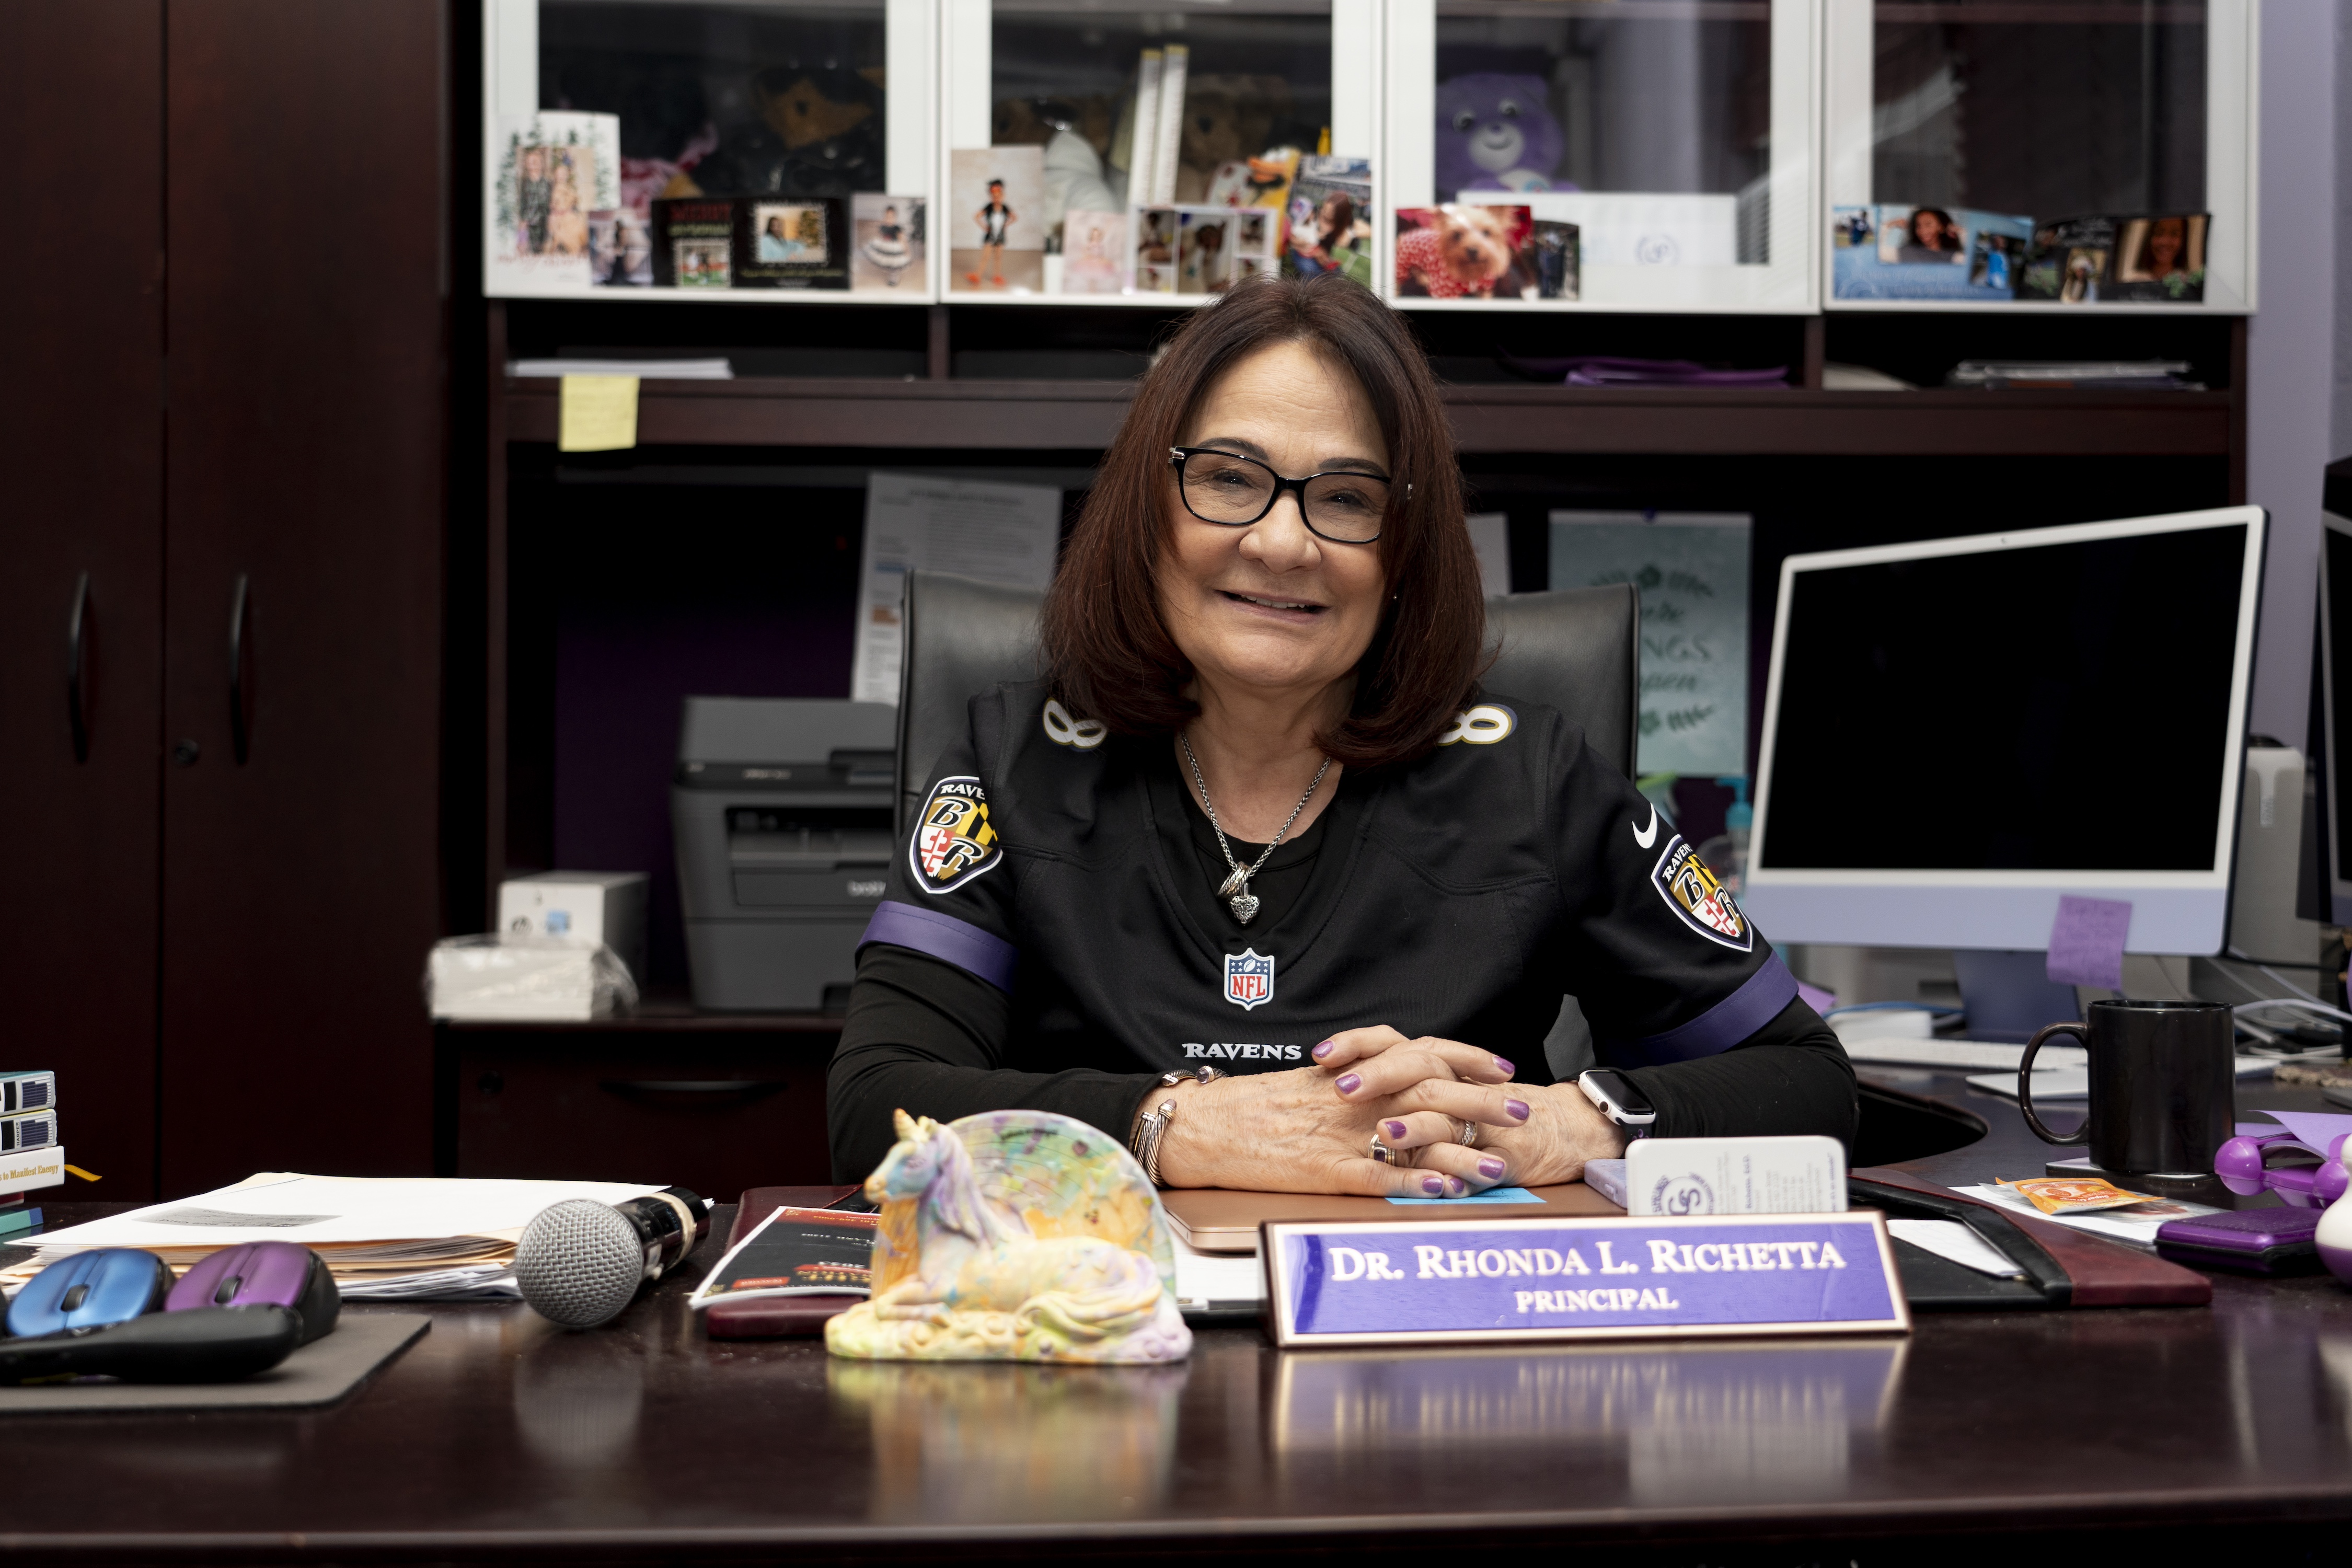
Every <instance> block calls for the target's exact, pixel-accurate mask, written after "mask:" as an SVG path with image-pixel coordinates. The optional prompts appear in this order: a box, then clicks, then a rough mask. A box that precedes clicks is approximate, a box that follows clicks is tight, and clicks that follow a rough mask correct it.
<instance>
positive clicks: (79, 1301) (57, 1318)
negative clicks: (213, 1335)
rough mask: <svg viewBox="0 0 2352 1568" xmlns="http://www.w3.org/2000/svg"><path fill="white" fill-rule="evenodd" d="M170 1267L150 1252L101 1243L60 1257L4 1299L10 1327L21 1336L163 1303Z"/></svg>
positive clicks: (101, 1323)
mask: <svg viewBox="0 0 2352 1568" xmlns="http://www.w3.org/2000/svg"><path fill="white" fill-rule="evenodd" d="M171 1289H172V1269H171V1266H170V1265H169V1264H167V1263H165V1262H164V1261H163V1259H162V1258H158V1257H156V1256H155V1255H154V1254H153V1253H152V1252H142V1251H140V1250H138V1249H137V1248H136V1247H97V1248H94V1249H93V1250H91V1251H89V1252H77V1253H75V1254H74V1255H73V1256H72V1257H71V1258H59V1259H58V1260H57V1261H56V1262H55V1263H52V1264H50V1265H49V1266H48V1267H47V1268H44V1269H42V1270H41V1271H40V1272H39V1273H38V1274H36V1275H34V1276H33V1278H32V1279H30V1280H29V1281H27V1282H26V1286H25V1288H24V1289H21V1290H19V1291H17V1292H16V1300H13V1301H11V1302H9V1303H8V1319H7V1327H8V1332H9V1333H10V1334H12V1335H15V1336H17V1337H19V1338H26V1337H29V1336H31V1335H35V1334H55V1333H61V1332H63V1331H66V1330H68V1329H96V1328H103V1327H105V1326H106V1325H107V1324H109V1323H121V1322H127V1321H130V1320H131V1319H132V1318H136V1317H139V1316H142V1314H144V1313H148V1312H152V1311H154V1310H157V1309H159V1308H161V1307H162V1306H163V1298H164V1296H166V1295H167V1294H169V1293H170V1291H171Z"/></svg>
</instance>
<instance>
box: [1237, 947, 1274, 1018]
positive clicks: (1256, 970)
mask: <svg viewBox="0 0 2352 1568" xmlns="http://www.w3.org/2000/svg"><path fill="white" fill-rule="evenodd" d="M1225 1000H1226V1001H1228V1002H1230V1003H1232V1004H1233V1005H1234V1006H1236V1007H1240V1008H1242V1009H1244V1011H1246V1010H1247V1009H1249V1008H1252V1007H1255V1006H1257V1005H1259V1004H1260V1003H1265V1002H1271V1001H1273V1000H1274V960H1273V959H1271V958H1268V957H1266V956H1265V954H1263V953H1261V952H1258V951H1257V950H1256V949H1255V948H1246V947H1245V948H1244V949H1242V951H1241V952H1229V953H1227V954H1225Z"/></svg>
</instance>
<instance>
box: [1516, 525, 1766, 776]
mask: <svg viewBox="0 0 2352 1568" xmlns="http://www.w3.org/2000/svg"><path fill="white" fill-rule="evenodd" d="M1748 534H1749V519H1748V516H1747V514H1745V513H1743V512H1673V511H1661V512H1639V511H1555V512H1553V513H1552V514H1551V585H1552V586H1553V587H1555V588H1589V587H1593V586H1597V585H1599V584H1605V583H1631V584H1633V585H1634V586H1635V587H1636V588H1637V589H1639V590H1640V592H1641V595H1642V719H1641V754H1640V760H1639V762H1638V763H1636V767H1637V770H1638V771H1639V772H1641V773H1695V774H1699V775H1702V776H1708V777H1716V776H1721V775H1725V774H1731V773H1746V772H1747V771H1748Z"/></svg>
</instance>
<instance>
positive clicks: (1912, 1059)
mask: <svg viewBox="0 0 2352 1568" xmlns="http://www.w3.org/2000/svg"><path fill="white" fill-rule="evenodd" d="M1845 1054H1846V1056H1847V1057H1848V1058H1851V1059H1853V1060H1854V1061H1858V1062H1882V1063H1885V1064H1887V1065H1889V1066H1892V1067H1906V1068H1950V1069H1952V1070H1955V1071H1968V1072H2002V1071H2007V1072H2015V1071H2016V1070H2017V1064H2018V1062H2019V1060H2020V1059H2021V1058H2023V1057H2024V1055H2025V1047H2023V1046H2011V1045H2004V1044H2002V1043H2001V1042H2000V1041H1998V1040H1922V1039H1919V1038H1917V1037H1910V1038H1892V1039H1889V1038H1880V1039H1875V1040H1848V1041H1846V1042H1845ZM2089 1060H2090V1053H2089V1052H2087V1051H2085V1050H2084V1049H2083V1047H2080V1046H2061V1045H2047V1046H2044V1047H2042V1049H2041V1050H2040V1052H2038V1053H2037V1054H2036V1055H2035V1056H2034V1058H2033V1068H2034V1070H2035V1071H2036V1072H2040V1071H2042V1069H2044V1068H2052V1069H2062V1068H2079V1067H2083V1066H2084V1065H2085V1064H2087V1063H2088V1062H2089Z"/></svg>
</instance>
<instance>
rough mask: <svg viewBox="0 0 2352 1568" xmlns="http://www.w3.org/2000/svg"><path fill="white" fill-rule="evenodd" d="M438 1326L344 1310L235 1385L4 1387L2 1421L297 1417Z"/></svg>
mask: <svg viewBox="0 0 2352 1568" xmlns="http://www.w3.org/2000/svg"><path fill="white" fill-rule="evenodd" d="M432 1326H433V1320H432V1319H430V1318H428V1317H426V1316H425V1314H424V1313H422V1312H375V1311H364V1310H362V1311H345V1312H344V1313H343V1314H342V1316H341V1319H340V1320H339V1321H337V1323H336V1325H335V1331H334V1332H333V1333H331V1334H329V1335H328V1336H327V1337H326V1338H325V1339H322V1340H317V1341H314V1342H311V1343H310V1344H307V1345H304V1346H303V1347H302V1348H301V1349H300V1350H299V1351H296V1352H294V1353H293V1354H292V1355H290V1356H288V1357H287V1358H286V1359H285V1360H284V1361H282V1362H280V1363H278V1364H277V1365H276V1366H274V1367H271V1368H270V1369H269V1370H268V1372H260V1373H254V1374H253V1375H252V1376H251V1377H247V1378H240V1379H238V1380H237V1381H236V1382H235V1383H193V1384H168V1383H111V1382H96V1381H94V1382H89V1383H42V1384H32V1385H30V1386H28V1387H24V1388H5V1387H0V1417H6V1416H10V1415H70V1414H72V1413H73V1412H75V1411H88V1412H90V1413H92V1414H96V1415H137V1414H139V1413H141V1412H143V1411H159V1410H168V1411H172V1412H174V1413H177V1412H182V1411H190V1410H299V1409H313V1408H316V1407H318V1406H320V1405H332V1404H334V1403H336V1402H337V1401H339V1400H341V1399H343V1398H345V1397H347V1396H348V1395H349V1394H351V1392H352V1390H353V1389H355V1388H357V1387H359V1385H360V1384H362V1383H365V1382H366V1381H367V1380H368V1379H369V1378H370V1377H372V1376H373V1375H374V1374H375V1373H376V1372H377V1370H378V1369H380V1368H381V1367H383V1365H384V1364H385V1363H388V1362H390V1361H391V1360H392V1359H393V1358H394V1356H396V1355H398V1354H400V1352H403V1351H404V1350H406V1349H407V1348H408V1347H409V1346H410V1345H412V1344H414V1343H415V1342H416V1341H417V1340H418V1339H419V1338H421V1337H422V1336H423V1335H424V1333H425V1331H426V1330H427V1329H429V1328H431V1327H432Z"/></svg>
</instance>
